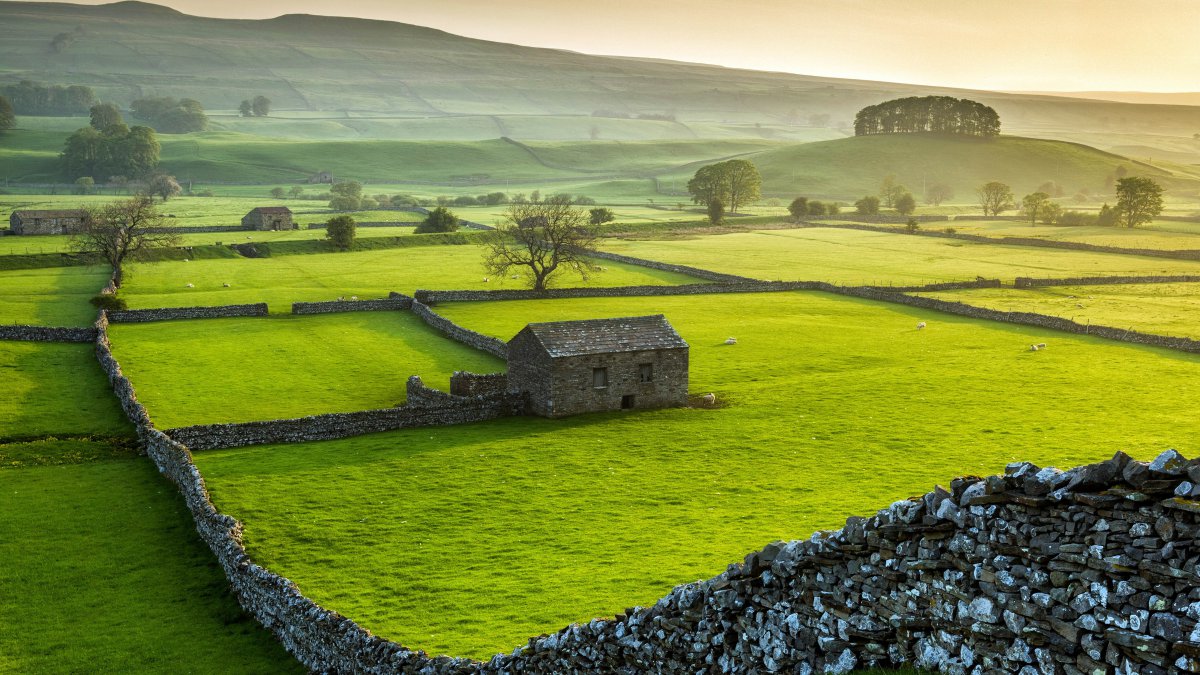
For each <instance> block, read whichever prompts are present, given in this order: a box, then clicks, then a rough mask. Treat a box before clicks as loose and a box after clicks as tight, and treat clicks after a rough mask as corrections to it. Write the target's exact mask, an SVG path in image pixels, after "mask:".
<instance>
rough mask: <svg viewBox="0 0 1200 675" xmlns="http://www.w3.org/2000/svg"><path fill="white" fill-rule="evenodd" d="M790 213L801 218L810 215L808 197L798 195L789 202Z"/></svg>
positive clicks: (797, 218)
mask: <svg viewBox="0 0 1200 675" xmlns="http://www.w3.org/2000/svg"><path fill="white" fill-rule="evenodd" d="M788 213H790V214H792V218H794V219H796V220H801V219H803V218H804V216H807V215H808V197H796V198H795V199H793V200H792V203H791V204H788Z"/></svg>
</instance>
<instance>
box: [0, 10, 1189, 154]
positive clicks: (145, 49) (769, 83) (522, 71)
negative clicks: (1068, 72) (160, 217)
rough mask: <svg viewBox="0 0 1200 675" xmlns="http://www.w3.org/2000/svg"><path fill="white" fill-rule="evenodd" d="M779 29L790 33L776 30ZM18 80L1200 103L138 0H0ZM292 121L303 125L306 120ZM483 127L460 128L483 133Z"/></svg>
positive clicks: (763, 121)
mask: <svg viewBox="0 0 1200 675" xmlns="http://www.w3.org/2000/svg"><path fill="white" fill-rule="evenodd" d="M60 33H69V34H70V39H67V40H62V41H60V42H59V44H58V47H59V50H58V51H56V50H55V49H53V48H52V46H51V44H52V41H53V40H54V38H55V36H56V35H58V34H60ZM780 39H787V38H786V34H781V35H780ZM20 79H33V80H38V81H44V82H47V83H60V84H86V85H90V86H92V87H94V88H95V89H96V90H97V92H98V93H99V94H100V95H101V96H102V97H103V98H105V99H107V100H111V101H113V102H116V103H118V104H120V105H127V104H128V103H129V101H130V100H132V99H134V98H137V97H141V96H149V95H169V96H176V97H182V96H187V97H192V98H196V99H198V100H200V101H201V102H202V103H203V104H204V105H205V106H206V107H207V108H209V109H224V110H230V109H235V108H236V106H237V104H238V103H239V102H240V101H241V100H242V99H244V98H247V97H250V96H253V95H256V94H264V95H266V96H268V97H270V98H271V99H272V100H273V101H274V105H275V109H276V110H277V111H280V110H285V109H287V110H292V111H350V112H354V113H372V114H386V115H391V116H404V117H410V118H413V120H414V123H417V122H418V121H419V120H423V119H424V118H427V117H442V118H454V117H456V116H460V115H475V116H478V115H489V116H503V115H521V116H536V115H544V116H576V117H577V116H586V115H591V114H592V113H593V112H595V111H598V110H605V111H609V112H612V113H617V114H620V115H632V116H637V115H639V114H659V115H664V114H665V115H674V116H675V117H676V118H678V119H679V120H680V121H681V122H685V123H688V124H691V123H693V122H705V123H710V126H709V127H706V128H702V129H700V130H696V129H693V128H690V127H686V128H685V127H681V128H679V129H674V130H671V131H670V135H671V137H683V136H684V135H686V134H695V135H696V136H706V135H707V134H708V133H709V129H712V130H715V132H716V133H720V129H718V128H717V127H712V126H711V124H718V125H719V124H747V125H750V126H751V128H752V129H753V128H756V127H755V125H763V126H764V127H769V126H771V125H791V126H808V125H811V126H817V127H834V128H837V127H839V126H841V127H843V128H844V127H845V126H846V125H848V124H849V123H850V121H851V120H852V118H853V115H854V113H855V112H856V111H857V110H858V109H860V108H862V107H863V106H865V105H868V104H872V103H877V102H879V101H882V100H885V99H889V98H894V97H897V96H907V95H914V94H939V93H944V94H949V95H954V96H966V97H969V98H974V99H977V100H980V101H982V102H984V103H986V104H988V105H991V106H992V107H994V108H996V109H997V110H998V111H999V112H1000V114H1001V116H1002V118H1003V121H1004V129H1005V131H1006V132H1013V131H1018V132H1019V131H1022V130H1028V131H1032V130H1038V131H1043V132H1044V131H1046V130H1055V129H1063V130H1074V131H1082V130H1091V129H1095V130H1098V131H1104V130H1112V129H1114V128H1120V129H1123V130H1126V131H1137V132H1145V133H1159V134H1176V135H1180V134H1186V135H1187V136H1189V137H1190V135H1191V134H1192V133H1195V132H1197V131H1200V108H1195V107H1187V106H1145V105H1132V104H1126V103H1114V102H1100V101H1087V100H1080V99H1073V98H1065V97H1048V96H1029V95H1018V94H1005V93H996V92H972V91H964V90H955V89H945V88H936V87H924V86H916V85H905V84H891V83H883V82H866V81H854V80H841V79H833V78H822V77H809V76H802V75H792V74H787V73H770V72H758V71H749V70H736V69H729V68H720V67H715V66H706V65H697V64H688V63H674V62H669V61H661V60H654V59H634V58H615V57H601V56H590V55H585V54H579V53H574V52H568V51H562V50H552V49H534V48H529V47H521V46H516V45H510V44H502V43H496V42H488V41H484V40H475V39H470V38H465V37H460V36H456V35H452V34H450V33H446V32H442V31H438V30H433V29H429V28H422V27H419V26H411V25H406V24H400V23H392V22H383V21H369V20H363V19H347V18H332V17H317V16H308V15H286V16H281V17H278V18H275V19H269V20H261V21H247V20H228V19H210V18H201V17H193V16H187V15H184V14H181V13H179V12H176V11H174V10H171V9H167V8H164V7H159V6H156V5H151V4H146V3H140V2H120V3H115V4H110V5H101V6H84V5H70V4H57V3H34V2H0V82H15V81H18V80H20ZM320 116H326V115H320ZM472 124H478V118H476V119H475V121H473V122H472ZM655 124H659V125H662V124H663V123H662V122H656V123H655ZM326 126H327V125H326ZM589 127H590V125H587V124H582V123H581V124H576V125H575V126H573V127H572V128H571V133H572V134H573V135H572V137H573V138H578V139H580V140H582V139H586V138H587V137H588V134H589V133H590V128H589ZM294 133H296V134H300V135H302V134H303V133H304V128H303V125H297V126H296V128H295V131H294ZM439 133H441V132H439ZM478 133H479V132H478V130H476V131H472V132H471V134H473V135H470V136H469V137H470V138H478ZM401 135H402V136H403V137H408V138H411V137H413V136H412V135H411V134H409V133H402V134H401ZM496 135H497V136H500V135H506V134H503V133H498V134H496ZM508 135H511V134H508ZM763 135H764V137H766V136H768V134H766V133H764V134H763ZM450 136H453V134H452V133H449V134H447V133H441V135H440V136H439V137H441V138H448V137H450ZM624 137H631V138H645V137H646V136H644V135H639V134H633V133H631V134H630V135H628V136H624ZM776 137H780V138H783V137H786V134H784V135H782V136H776Z"/></svg>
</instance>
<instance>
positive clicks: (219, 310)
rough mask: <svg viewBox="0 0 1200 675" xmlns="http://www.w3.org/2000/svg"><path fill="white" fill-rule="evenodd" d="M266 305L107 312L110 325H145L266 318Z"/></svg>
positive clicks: (261, 303) (259, 303) (160, 308)
mask: <svg viewBox="0 0 1200 675" xmlns="http://www.w3.org/2000/svg"><path fill="white" fill-rule="evenodd" d="M268 313H269V312H268V309H267V303H265V302H258V303H254V304H249V305H216V306H213V307H159V308H155V309H122V310H112V311H109V312H108V321H109V322H110V323H147V322H150V321H175V320H178V319H228V318H235V317H245V316H267V314H268Z"/></svg>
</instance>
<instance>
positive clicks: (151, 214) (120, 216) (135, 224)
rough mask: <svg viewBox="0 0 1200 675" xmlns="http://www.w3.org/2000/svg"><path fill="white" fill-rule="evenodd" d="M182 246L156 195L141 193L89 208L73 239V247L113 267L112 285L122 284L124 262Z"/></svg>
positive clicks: (118, 285) (118, 286)
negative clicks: (157, 206)
mask: <svg viewBox="0 0 1200 675" xmlns="http://www.w3.org/2000/svg"><path fill="white" fill-rule="evenodd" d="M178 245H179V235H178V234H177V233H175V232H172V231H170V230H169V229H167V228H165V227H164V225H163V217H162V215H161V214H159V213H158V210H157V209H155V207H154V198H153V197H150V196H149V195H138V196H136V197H133V198H132V199H126V200H123V201H118V202H112V203H109V204H106V205H104V206H101V207H99V208H97V209H93V210H91V211H89V213H88V218H87V219H86V220H85V221H84V224H83V227H82V229H81V230H80V231H79V232H78V233H76V234H75V235H74V236H73V237H72V239H71V248H72V249H73V250H74V251H76V252H78V253H82V254H84V255H88V256H94V257H96V258H98V259H100V260H103V261H104V262H106V263H108V264H109V265H111V266H112V269H113V285H114V286H116V287H117V288H120V286H121V280H122V277H123V276H124V265H125V262H126V261H128V260H136V259H138V258H139V257H142V256H144V255H145V254H146V253H147V252H149V251H153V250H155V249H163V248H171V247H174V246H178Z"/></svg>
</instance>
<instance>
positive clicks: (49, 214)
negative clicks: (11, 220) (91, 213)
mask: <svg viewBox="0 0 1200 675" xmlns="http://www.w3.org/2000/svg"><path fill="white" fill-rule="evenodd" d="M12 214H13V215H14V216H17V217H18V218H83V217H84V216H86V215H87V211H84V210H83V209H59V210H54V209H49V210H37V209H21V210H18V211H13V212H12Z"/></svg>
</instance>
